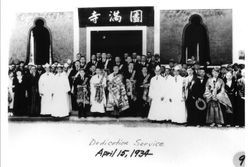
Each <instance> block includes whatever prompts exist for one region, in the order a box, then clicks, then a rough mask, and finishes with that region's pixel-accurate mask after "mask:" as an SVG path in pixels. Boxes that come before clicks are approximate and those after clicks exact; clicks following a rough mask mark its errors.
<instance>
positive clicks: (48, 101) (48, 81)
mask: <svg viewBox="0 0 250 167" xmlns="http://www.w3.org/2000/svg"><path fill="white" fill-rule="evenodd" d="M53 80H54V74H52V73H44V74H42V75H41V77H40V79H39V81H38V88H39V93H40V95H41V115H50V114H51V113H52V88H53V87H54V83H53Z"/></svg>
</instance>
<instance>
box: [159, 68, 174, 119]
mask: <svg viewBox="0 0 250 167" xmlns="http://www.w3.org/2000/svg"><path fill="white" fill-rule="evenodd" d="M168 67H169V66H167V67H166V71H165V76H164V81H163V87H162V89H161V91H162V92H163V94H164V108H165V112H164V116H163V117H164V118H165V120H167V121H170V120H171V111H172V110H173V109H174V106H173V103H172V99H171V92H174V91H173V89H172V83H173V76H172V75H170V67H169V68H168Z"/></svg>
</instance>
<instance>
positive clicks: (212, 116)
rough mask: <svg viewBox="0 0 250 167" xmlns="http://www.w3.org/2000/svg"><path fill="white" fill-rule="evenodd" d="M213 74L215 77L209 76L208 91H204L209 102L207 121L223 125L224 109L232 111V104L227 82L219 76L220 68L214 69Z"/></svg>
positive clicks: (228, 111) (211, 124) (212, 124)
mask: <svg viewBox="0 0 250 167" xmlns="http://www.w3.org/2000/svg"><path fill="white" fill-rule="evenodd" d="M212 75H213V77H212V78H209V79H208V81H207V83H206V91H205V93H204V97H205V98H206V100H207V103H208V107H207V116H206V123H207V124H210V126H214V125H218V126H221V125H222V124H224V117H223V111H222V109H224V111H225V112H227V113H232V104H231V101H230V99H229V98H228V95H227V94H226V92H225V83H224V82H223V80H222V79H220V78H218V75H219V70H218V69H216V68H215V69H213V71H212ZM222 107H223V108H222Z"/></svg>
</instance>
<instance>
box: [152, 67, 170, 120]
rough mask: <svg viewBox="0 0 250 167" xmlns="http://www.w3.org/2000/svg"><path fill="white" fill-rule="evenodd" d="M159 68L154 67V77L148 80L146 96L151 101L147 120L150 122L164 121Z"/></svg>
mask: <svg viewBox="0 0 250 167" xmlns="http://www.w3.org/2000/svg"><path fill="white" fill-rule="evenodd" d="M160 73H161V68H160V67H159V66H156V68H155V76H154V77H153V78H152V79H151V80H150V87H149V93H148V96H149V98H150V99H151V106H150V110H149V114H148V119H149V120H151V121H164V120H165V112H166V110H167V109H166V108H165V107H164V91H162V89H163V86H164V78H163V77H162V76H161V75H160Z"/></svg>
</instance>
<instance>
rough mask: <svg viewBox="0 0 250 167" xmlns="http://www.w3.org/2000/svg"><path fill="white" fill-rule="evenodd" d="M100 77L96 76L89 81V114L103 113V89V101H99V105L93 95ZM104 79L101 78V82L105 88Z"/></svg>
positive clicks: (104, 103) (104, 100) (104, 99)
mask: <svg viewBox="0 0 250 167" xmlns="http://www.w3.org/2000/svg"><path fill="white" fill-rule="evenodd" d="M101 78H102V75H100V76H99V77H98V75H97V74H96V75H94V76H93V77H92V78H91V79H90V104H91V108H90V112H99V113H105V106H106V96H105V92H104V89H103V90H102V91H103V100H102V101H101V103H98V102H97V101H96V100H95V94H96V88H95V84H99V83H100V81H101ZM106 81H107V80H106V78H105V77H104V78H103V81H102V85H103V86H104V87H106Z"/></svg>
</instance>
